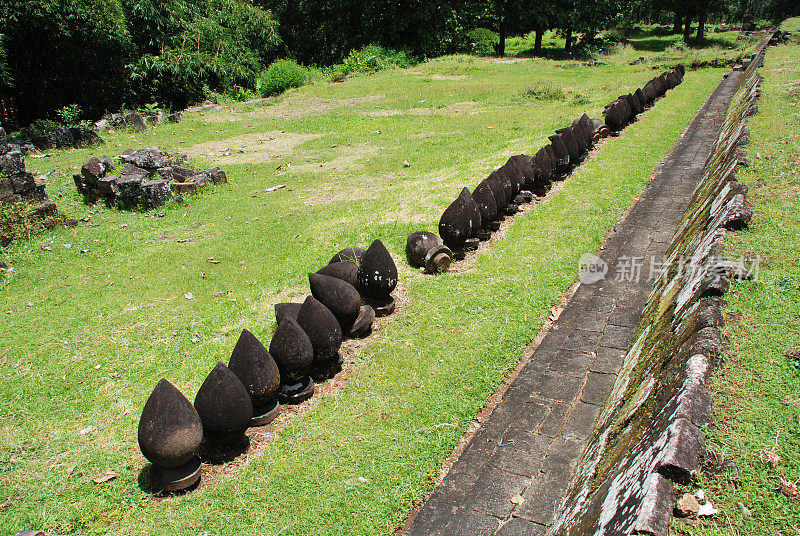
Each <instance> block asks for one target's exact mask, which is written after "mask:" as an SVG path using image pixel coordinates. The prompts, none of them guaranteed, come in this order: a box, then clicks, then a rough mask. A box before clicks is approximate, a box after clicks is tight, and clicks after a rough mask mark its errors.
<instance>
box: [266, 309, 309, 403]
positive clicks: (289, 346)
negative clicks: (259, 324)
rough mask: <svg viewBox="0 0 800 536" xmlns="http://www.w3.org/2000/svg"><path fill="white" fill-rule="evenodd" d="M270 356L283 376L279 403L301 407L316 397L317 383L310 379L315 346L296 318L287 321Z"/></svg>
mask: <svg viewBox="0 0 800 536" xmlns="http://www.w3.org/2000/svg"><path fill="white" fill-rule="evenodd" d="M269 353H270V355H271V356H272V358H273V359H274V360H275V363H276V364H277V365H278V370H280V373H281V383H282V385H281V390H280V393H278V399H279V400H280V401H281V402H284V403H287V404H299V403H300V402H302V401H303V400H306V399H307V398H309V397H310V396H311V395H313V394H314V382H313V381H312V380H311V378H310V377H309V373H310V372H311V367H312V365H313V364H314V346H313V345H312V344H311V339H309V338H308V334H307V333H306V332H305V331H303V328H301V327H300V325H299V324H298V323H297V321H296V320H295V319H294V318H291V317H285V318H283V319H282V320H281V322H280V324H278V329H277V330H276V331H275V334H274V335H273V336H272V341H271V342H270V343H269Z"/></svg>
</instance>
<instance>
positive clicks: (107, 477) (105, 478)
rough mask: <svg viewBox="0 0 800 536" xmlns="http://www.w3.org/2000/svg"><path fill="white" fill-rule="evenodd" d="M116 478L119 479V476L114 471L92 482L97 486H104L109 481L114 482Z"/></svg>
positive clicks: (95, 478)
mask: <svg viewBox="0 0 800 536" xmlns="http://www.w3.org/2000/svg"><path fill="white" fill-rule="evenodd" d="M115 478H119V475H118V474H117V473H115V472H114V471H109V472H107V473H106V474H104V475H103V476H97V477H94V478H93V479H92V482H94V483H95V484H103V483H104V482H108V481H109V480H114V479H115Z"/></svg>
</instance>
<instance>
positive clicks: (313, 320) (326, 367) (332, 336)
mask: <svg viewBox="0 0 800 536" xmlns="http://www.w3.org/2000/svg"><path fill="white" fill-rule="evenodd" d="M321 277H325V276H321ZM297 324H298V325H299V326H300V327H301V328H302V329H303V331H305V332H306V334H308V338H309V339H310V340H311V346H312V347H313V349H314V366H313V367H312V369H311V377H312V378H314V380H316V381H325V380H327V379H328V378H332V377H333V376H334V375H335V374H336V373H337V372H339V371H340V370H342V357H341V356H340V355H339V348H340V347H341V346H342V328H341V327H340V326H339V321H338V320H336V316H334V314H333V313H332V312H331V311H330V310H329V309H328V308H327V307H325V306H324V305H323V304H322V303H320V301H319V300H317V299H316V298H314V297H313V296H309V297H307V298H306V301H304V302H303V306H302V307H301V308H300V312H299V313H298V314H297Z"/></svg>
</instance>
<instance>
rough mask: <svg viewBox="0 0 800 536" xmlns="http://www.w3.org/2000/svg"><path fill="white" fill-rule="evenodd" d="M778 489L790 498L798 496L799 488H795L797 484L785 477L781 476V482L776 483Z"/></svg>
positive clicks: (799, 493)
mask: <svg viewBox="0 0 800 536" xmlns="http://www.w3.org/2000/svg"><path fill="white" fill-rule="evenodd" d="M778 491H780V492H781V493H783V494H784V495H786V496H787V497H789V498H790V499H797V498H798V497H800V490H798V489H797V484H795V483H794V482H789V481H788V480H786V479H785V478H781V483H780V484H779V485H778Z"/></svg>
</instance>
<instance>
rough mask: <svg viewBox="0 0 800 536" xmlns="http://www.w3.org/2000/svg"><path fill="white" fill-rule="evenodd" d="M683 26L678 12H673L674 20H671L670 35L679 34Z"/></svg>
mask: <svg viewBox="0 0 800 536" xmlns="http://www.w3.org/2000/svg"><path fill="white" fill-rule="evenodd" d="M681 26H683V15H682V14H681V12H680V11H675V18H674V19H673V20H672V33H681Z"/></svg>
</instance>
